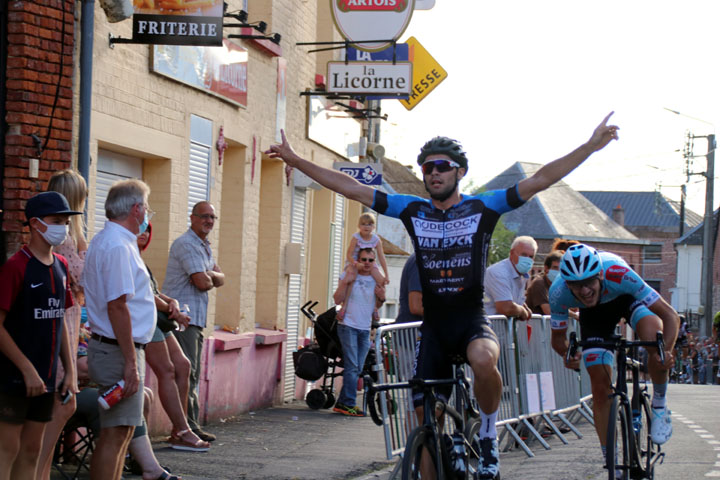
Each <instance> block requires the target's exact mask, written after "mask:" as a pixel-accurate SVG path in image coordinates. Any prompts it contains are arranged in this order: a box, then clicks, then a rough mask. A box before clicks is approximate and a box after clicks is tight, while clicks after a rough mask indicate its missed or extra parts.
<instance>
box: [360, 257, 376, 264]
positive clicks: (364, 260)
mask: <svg viewBox="0 0 720 480" xmlns="http://www.w3.org/2000/svg"><path fill="white" fill-rule="evenodd" d="M360 261H361V262H367V263H372V262H374V261H375V259H374V258H361V259H360Z"/></svg>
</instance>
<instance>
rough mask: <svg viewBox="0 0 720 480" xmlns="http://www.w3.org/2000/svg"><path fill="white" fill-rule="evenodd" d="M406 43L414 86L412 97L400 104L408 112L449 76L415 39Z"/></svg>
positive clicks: (409, 39) (411, 92) (401, 101)
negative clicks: (411, 65)
mask: <svg viewBox="0 0 720 480" xmlns="http://www.w3.org/2000/svg"><path fill="white" fill-rule="evenodd" d="M406 43H407V44H408V50H409V51H408V56H409V60H410V61H411V62H412V64H413V84H412V90H411V91H410V97H409V98H408V99H407V100H400V103H402V104H403V106H405V108H407V109H408V110H412V109H413V108H415V105H417V104H418V103H420V101H421V100H422V99H423V98H425V97H426V96H427V95H428V93H430V92H432V91H433V90H434V89H435V87H437V86H438V85H440V82H442V81H443V80H445V79H446V78H447V76H448V74H447V72H446V71H445V70H444V69H443V68H442V67H441V66H440V64H439V63H437V62H436V61H435V59H434V58H433V57H432V55H430V53H428V51H427V50H425V47H423V46H422V45H420V42H418V41H417V39H416V38H415V37H410V38H408V40H407V42H406Z"/></svg>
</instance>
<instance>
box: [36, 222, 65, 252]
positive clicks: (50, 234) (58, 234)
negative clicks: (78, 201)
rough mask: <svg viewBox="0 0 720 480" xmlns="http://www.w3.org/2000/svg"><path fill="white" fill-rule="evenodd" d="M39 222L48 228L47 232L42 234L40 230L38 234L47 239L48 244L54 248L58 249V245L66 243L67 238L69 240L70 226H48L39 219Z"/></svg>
mask: <svg viewBox="0 0 720 480" xmlns="http://www.w3.org/2000/svg"><path fill="white" fill-rule="evenodd" d="M38 222H40V223H42V224H43V225H45V226H46V227H47V230H45V232H44V233H43V232H41V231H40V230H38V233H40V235H42V237H43V238H44V239H45V241H46V242H48V243H49V244H50V245H52V246H53V247H57V246H58V245H60V244H62V243H63V242H64V241H65V238H67V235H68V226H67V225H48V224H47V223H45V222H43V221H42V220H40V219H39V218H38Z"/></svg>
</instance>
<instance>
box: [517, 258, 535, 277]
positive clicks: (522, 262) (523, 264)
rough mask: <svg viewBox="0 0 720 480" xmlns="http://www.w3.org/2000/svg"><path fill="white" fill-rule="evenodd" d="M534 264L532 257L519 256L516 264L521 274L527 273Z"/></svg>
mask: <svg viewBox="0 0 720 480" xmlns="http://www.w3.org/2000/svg"><path fill="white" fill-rule="evenodd" d="M532 266H533V260H532V258H530V257H518V262H517V263H516V264H515V270H517V271H518V273H519V274H525V273H528V272H529V271H530V269H531V268H532Z"/></svg>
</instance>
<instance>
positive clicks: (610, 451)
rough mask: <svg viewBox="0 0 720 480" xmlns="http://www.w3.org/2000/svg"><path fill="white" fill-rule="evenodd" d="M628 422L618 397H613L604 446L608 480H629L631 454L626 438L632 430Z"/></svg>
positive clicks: (627, 438) (628, 440)
mask: <svg viewBox="0 0 720 480" xmlns="http://www.w3.org/2000/svg"><path fill="white" fill-rule="evenodd" d="M630 420H631V419H629V418H628V417H627V411H626V410H625V406H624V405H623V403H622V402H621V401H620V397H617V396H616V397H613V401H612V406H611V407H610V416H609V417H608V428H607V443H606V444H605V446H606V448H607V451H606V452H607V453H606V454H605V459H606V461H605V464H606V466H607V469H608V479H609V480H629V479H630V459H631V452H630V438H629V437H628V430H629V428H632V427H631V426H630V425H631V424H630V423H628V422H629V421H630Z"/></svg>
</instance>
